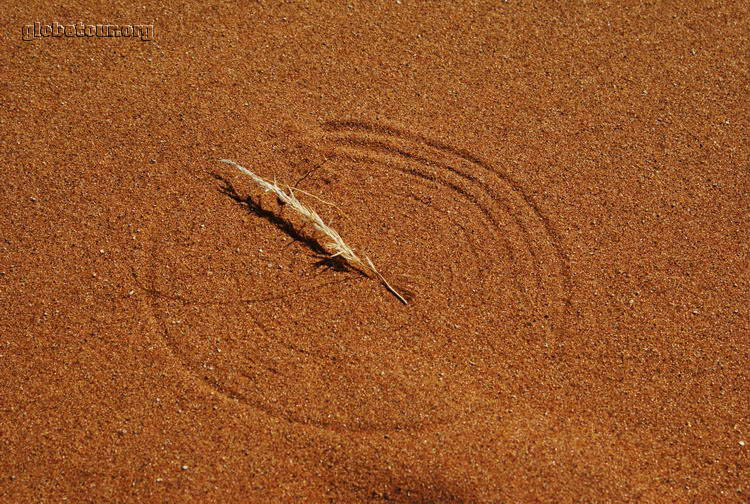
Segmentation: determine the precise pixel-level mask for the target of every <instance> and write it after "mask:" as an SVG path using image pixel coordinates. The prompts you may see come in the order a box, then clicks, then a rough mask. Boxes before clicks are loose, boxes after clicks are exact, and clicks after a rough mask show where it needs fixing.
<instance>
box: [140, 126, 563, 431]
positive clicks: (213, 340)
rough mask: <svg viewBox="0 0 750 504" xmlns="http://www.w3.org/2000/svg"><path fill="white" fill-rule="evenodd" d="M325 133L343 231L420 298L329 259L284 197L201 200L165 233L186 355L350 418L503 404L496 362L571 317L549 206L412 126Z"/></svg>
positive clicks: (252, 387) (343, 425) (159, 240)
mask: <svg viewBox="0 0 750 504" xmlns="http://www.w3.org/2000/svg"><path fill="white" fill-rule="evenodd" d="M310 146H311V148H315V149H318V150H319V151H321V152H323V153H324V154H325V155H326V156H327V158H328V159H329V162H328V163H327V168H326V169H325V170H323V171H325V173H318V172H316V171H315V170H312V173H313V174H312V175H311V176H310V177H308V178H307V179H306V182H307V183H309V184H311V185H312V187H307V188H309V189H311V190H313V192H315V193H316V194H319V195H323V196H325V198H326V199H328V200H334V201H335V202H336V204H337V205H339V206H340V207H341V208H343V209H345V211H346V213H347V214H348V215H349V218H348V219H345V220H342V221H341V222H340V223H338V224H337V225H336V228H337V230H339V231H340V232H341V234H342V236H345V237H346V239H347V241H348V242H351V243H350V244H351V245H354V246H355V247H361V248H362V249H364V250H365V251H366V252H367V253H368V254H370V256H371V257H372V259H373V261H374V262H375V263H376V264H377V265H378V267H379V268H380V269H381V270H382V271H383V272H384V273H385V274H387V276H388V277H389V280H391V281H392V283H394V284H395V285H396V286H398V287H399V288H402V289H406V290H409V291H410V292H411V293H412V295H413V299H412V302H411V303H410V305H409V306H408V307H403V306H402V305H400V304H399V303H395V302H394V299H393V298H392V297H390V296H389V295H388V294H387V293H386V292H384V290H383V289H381V288H380V286H379V285H377V283H375V282H372V281H369V280H368V279H365V278H363V277H361V276H360V275H358V274H356V273H355V272H352V271H337V270H330V269H325V268H319V267H316V266H315V264H316V262H318V261H319V257H316V255H315V254H314V252H312V251H311V250H310V249H309V248H308V246H307V244H305V243H303V242H300V241H299V240H298V239H297V238H299V237H296V238H295V237H294V236H292V235H290V234H289V233H288V231H289V229H286V230H285V228H284V226H283V222H285V221H284V216H283V210H282V211H281V212H282V216H281V217H278V209H276V208H275V207H273V208H269V209H264V208H261V207H262V203H261V207H259V208H256V209H255V210H252V209H250V210H252V211H250V212H248V208H244V207H242V206H240V205H237V204H235V203H236V202H233V201H230V200H228V199H220V198H217V199H216V201H214V202H213V203H211V204H212V205H214V207H213V208H208V209H206V210H208V211H206V212H201V213H200V214H196V212H194V211H193V210H192V209H191V208H189V205H186V208H184V209H181V208H177V209H175V215H174V218H175V220H174V223H173V224H171V228H170V226H169V225H167V226H164V227H162V228H161V229H160V232H159V234H158V236H157V237H156V238H155V239H154V242H153V247H152V255H151V263H150V265H151V272H150V280H149V281H150V283H151V286H150V290H151V292H152V293H153V294H154V296H153V298H152V299H153V302H152V308H153V310H154V314H155V316H156V318H157V319H158V320H159V321H160V322H161V324H162V329H163V333H164V338H165V341H166V343H167V345H168V346H169V348H170V349H171V351H172V352H173V353H174V355H175V356H176V357H177V358H178V359H179V360H180V362H181V363H182V365H183V366H184V369H185V370H187V371H189V372H190V373H191V374H193V375H195V376H196V377H198V378H200V379H201V380H202V381H203V382H204V383H205V384H207V385H208V386H210V387H212V388H213V389H215V390H217V391H219V392H220V393H222V394H224V395H225V396H227V397H231V398H232V399H234V400H237V401H240V402H242V403H244V404H247V405H249V406H251V407H254V408H257V409H259V410H261V411H264V412H265V413H267V414H269V415H273V416H276V417H280V418H284V419H286V420H288V421H291V422H299V423H305V424H312V425H317V426H319V427H323V428H327V429H334V430H342V431H372V430H376V431H388V430H394V429H409V428H410V429H416V428H425V427H428V426H430V425H436V424H444V423H449V422H453V421H456V420H458V419H460V418H463V417H465V416H466V415H469V414H472V413H477V412H479V411H484V410H487V408H488V407H490V406H488V405H492V404H498V402H502V401H503V400H504V399H503V397H506V396H507V395H508V394H509V392H507V388H508V384H507V383H504V382H503V381H502V380H500V379H499V378H498V377H499V376H500V373H498V372H497V369H499V367H500V366H508V365H512V363H513V362H517V361H518V360H519V359H524V358H532V357H533V353H534V352H536V351H538V349H535V348H536V347H535V346H534V345H536V343H535V341H541V340H547V339H548V338H549V337H550V335H551V334H553V333H554V332H555V331H558V330H559V329H561V328H562V327H563V324H564V316H565V307H566V303H567V298H566V293H567V291H568V289H567V284H566V282H567V276H566V275H567V273H566V272H567V270H566V265H565V260H564V256H563V255H562V250H561V249H560V246H559V244H558V243H557V241H556V239H555V236H554V233H553V232H552V230H551V226H550V225H549V223H548V222H547V220H546V219H545V218H544V217H543V216H542V214H541V213H540V212H539V210H538V209H537V208H536V207H535V206H534V204H533V202H532V200H531V199H530V198H528V197H527V196H526V195H525V194H524V193H523V191H522V190H521V189H520V188H518V187H517V186H516V185H515V184H514V183H513V181H512V180H511V179H510V178H509V177H507V176H506V175H504V174H502V173H500V172H498V171H496V170H494V169H493V168H492V167H491V166H490V165H489V164H488V163H485V162H484V161H482V160H480V159H478V158H477V157H476V156H474V155H472V154H471V153H469V152H468V151H464V150H461V149H458V148H454V147H451V146H449V145H447V144H444V143H441V142H439V141H437V140H433V139H431V138H429V137H427V136H425V135H422V134H420V133H417V132H413V131H411V130H409V129H408V128H403V127H399V126H394V125H390V124H381V123H368V122H362V121H330V122H327V123H324V124H323V127H322V129H321V130H320V131H318V132H317V133H315V134H314V135H313V139H312V140H311V141H310ZM297 161H298V160H297ZM298 165H299V163H298V162H297V163H296V164H295V166H298ZM313 168H314V167H313ZM296 175H299V174H295V173H288V174H277V176H278V177H279V179H280V180H293V179H295V178H297V177H296ZM186 199H189V198H186ZM537 346H538V345H537Z"/></svg>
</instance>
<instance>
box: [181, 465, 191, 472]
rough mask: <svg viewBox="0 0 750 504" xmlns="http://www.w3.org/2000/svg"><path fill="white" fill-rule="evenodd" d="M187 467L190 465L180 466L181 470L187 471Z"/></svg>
mask: <svg viewBox="0 0 750 504" xmlns="http://www.w3.org/2000/svg"><path fill="white" fill-rule="evenodd" d="M188 469H190V466H186V465H184V466H182V470H183V471H187V470H188Z"/></svg>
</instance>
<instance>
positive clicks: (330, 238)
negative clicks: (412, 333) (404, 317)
mask: <svg viewBox="0 0 750 504" xmlns="http://www.w3.org/2000/svg"><path fill="white" fill-rule="evenodd" d="M219 161H221V162H222V163H227V164H229V165H232V166H234V167H235V168H237V169H238V170H240V171H241V172H242V173H244V174H245V175H247V176H248V177H250V178H251V179H252V180H253V182H255V183H256V184H258V185H259V186H260V187H261V189H263V190H264V191H266V192H272V193H274V194H275V195H276V197H278V198H279V199H280V200H281V201H283V202H284V203H286V204H287V205H289V207H290V208H291V209H292V210H294V211H295V212H297V213H298V214H299V215H300V216H301V217H302V218H303V219H304V220H306V221H308V222H309V223H311V224H312V225H313V227H314V228H315V230H316V231H317V232H318V233H319V234H320V235H322V236H324V237H325V238H326V239H327V241H326V242H324V243H321V245H322V246H323V248H325V249H326V250H327V251H328V252H329V253H330V254H331V258H334V257H340V258H341V259H343V260H345V261H346V262H347V263H349V265H351V266H353V267H354V268H356V269H358V270H360V271H361V272H362V273H364V274H365V275H366V276H368V277H370V278H377V279H378V280H380V282H381V283H382V284H383V286H384V287H385V288H386V289H388V291H389V292H390V293H391V294H393V295H394V296H396V297H397V298H398V299H399V301H401V302H402V303H404V304H408V303H407V301H406V299H405V298H404V297H403V296H402V295H401V294H399V293H398V291H397V290H396V289H394V288H393V287H392V286H391V284H389V283H388V281H387V280H386V279H385V277H383V275H381V274H380V272H379V271H378V270H377V268H376V267H375V265H374V264H373V263H372V261H371V260H370V258H369V257H367V256H366V255H365V256H364V257H365V259H364V260H362V259H361V258H360V257H359V256H358V255H357V254H355V253H354V250H353V249H352V248H351V247H349V245H347V244H346V243H345V242H344V240H343V239H342V238H341V236H340V235H339V234H338V232H336V230H335V229H333V228H331V227H330V226H328V225H326V223H325V222H323V219H321V218H320V216H319V215H318V213H317V212H316V211H315V210H313V209H312V208H310V207H308V206H305V205H303V204H302V203H301V202H300V201H299V200H298V199H297V197H296V196H295V195H294V191H293V190H292V188H291V187H289V186H287V191H288V192H285V191H284V190H283V189H281V187H279V186H278V184H276V182H275V181H274V182H273V183H271V182H269V181H268V180H266V179H264V178H262V177H259V176H258V175H256V174H255V173H253V172H251V171H250V170H248V169H247V168H245V167H243V166H240V165H239V164H237V163H235V162H234V161H231V160H229V159H220V160H219ZM303 192H304V191H303Z"/></svg>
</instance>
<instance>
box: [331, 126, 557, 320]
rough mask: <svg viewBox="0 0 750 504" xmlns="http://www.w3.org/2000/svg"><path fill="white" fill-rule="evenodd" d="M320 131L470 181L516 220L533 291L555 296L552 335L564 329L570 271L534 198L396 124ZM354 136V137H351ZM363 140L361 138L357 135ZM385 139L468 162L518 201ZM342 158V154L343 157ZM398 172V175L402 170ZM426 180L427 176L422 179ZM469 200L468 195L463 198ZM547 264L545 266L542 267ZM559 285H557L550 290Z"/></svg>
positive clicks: (476, 161)
mask: <svg viewBox="0 0 750 504" xmlns="http://www.w3.org/2000/svg"><path fill="white" fill-rule="evenodd" d="M322 129H323V131H325V132H328V133H333V134H334V135H345V136H343V137H342V136H338V137H334V138H333V139H332V140H333V142H334V143H338V144H339V145H343V146H345V147H349V148H353V149H354V150H355V151H356V150H360V151H362V152H368V151H369V152H379V153H381V154H384V155H389V156H394V157H401V158H403V159H406V160H408V161H410V162H415V163H419V164H422V165H425V166H427V167H436V168H442V169H444V170H448V171H450V172H452V173H453V174H455V175H457V176H459V177H461V178H462V179H464V180H466V181H467V182H470V183H472V184H475V185H477V186H478V187H479V188H480V189H481V190H482V191H484V192H485V194H487V195H488V196H490V198H491V199H492V200H493V202H494V203H496V204H498V205H500V206H501V207H502V209H503V210H504V212H505V213H506V214H507V215H509V216H511V218H512V219H513V220H514V221H515V223H516V225H517V226H518V227H519V228H520V229H521V231H522V233H523V234H524V235H525V237H526V243H527V249H528V251H529V253H530V254H531V255H532V256H533V257H534V268H535V270H536V271H535V273H536V276H537V282H538V286H539V288H540V291H541V292H542V293H543V295H545V296H547V297H549V295H550V294H549V293H548V291H549V290H553V291H556V292H555V294H556V295H553V299H548V303H547V304H548V305H549V306H550V308H551V309H552V310H553V312H554V313H553V314H552V317H553V323H554V325H553V330H554V331H555V332H563V331H564V329H565V327H566V324H565V318H566V316H567V312H568V310H569V307H570V304H571V301H570V292H571V287H570V285H571V284H570V274H569V266H568V260H567V255H566V254H565V252H564V250H563V248H562V246H561V245H560V243H559V241H560V240H559V236H558V235H557V233H556V231H555V230H554V228H553V226H552V224H551V222H550V221H549V219H548V218H547V217H545V216H544V214H543V213H542V212H541V210H540V209H539V207H538V205H536V203H535V202H534V201H533V199H532V198H531V197H530V196H529V195H527V194H526V193H525V192H524V191H523V190H522V188H521V187H520V185H519V184H518V183H517V182H516V181H515V180H513V179H512V177H510V175H508V174H507V173H504V172H502V171H500V170H497V169H495V168H494V167H493V166H492V165H490V163H488V162H486V161H483V160H482V159H481V158H479V157H478V156H476V155H474V154H472V153H471V152H469V151H467V150H465V149H461V148H457V147H454V146H452V145H449V144H448V143H445V142H442V141H439V140H435V139H433V138H430V137H429V136H427V135H425V134H422V133H419V132H414V131H411V130H410V129H409V128H406V127H404V126H400V125H396V124H395V123H392V124H385V123H373V122H368V121H362V120H357V119H346V120H333V121H326V122H324V123H323V126H322ZM352 133H354V135H352ZM357 134H360V135H365V136H358V135H357ZM390 140H396V141H407V142H412V143H413V145H414V146H415V147H416V148H419V147H420V146H427V147H429V148H432V149H434V150H436V151H438V152H440V153H443V154H447V155H450V156H453V157H454V158H458V159H460V160H463V161H464V162H467V163H470V164H471V165H474V166H476V167H478V168H480V169H481V171H482V172H483V173H486V174H488V175H490V176H493V177H495V178H496V179H498V180H499V181H501V182H502V183H503V184H504V185H505V186H506V189H507V190H508V191H507V192H509V193H510V194H513V195H515V196H516V198H518V199H519V203H520V205H519V204H516V205H513V204H512V203H511V202H506V201H504V200H503V198H502V195H501V194H499V193H498V192H497V191H496V190H494V189H493V188H492V187H490V186H489V185H488V183H487V182H485V181H483V180H481V179H479V178H478V177H477V176H476V174H472V173H466V172H465V171H462V170H461V169H460V168H458V167H455V166H452V165H450V164H448V163H444V162H441V161H437V160H433V159H430V158H428V157H425V156H422V155H419V154H414V153H412V152H409V151H407V150H405V149H404V148H403V147H400V146H398V145H392V144H390V143H389V141H390ZM338 152H343V151H342V150H341V149H339V151H338ZM332 154H333V155H336V154H337V152H336V150H334V152H332ZM344 154H345V153H344ZM345 155H346V154H345ZM359 160H360V161H364V160H366V158H365V157H364V156H363V157H360V159H359ZM371 161H376V162H380V160H377V159H371ZM402 171H403V170H402ZM423 178H427V177H423ZM447 187H448V188H449V189H452V190H454V191H457V192H459V193H460V194H463V195H464V196H467V195H468V191H465V190H459V189H458V188H457V187H456V186H455V185H453V186H447ZM467 197H468V196H467ZM470 201H471V203H472V204H474V205H476V206H477V207H479V208H480V210H481V211H482V213H483V214H484V215H485V217H487V218H488V220H489V221H490V222H491V223H492V224H493V226H494V227H495V228H496V229H498V230H500V229H499V227H498V225H497V221H496V219H494V218H492V216H491V212H490V211H489V210H488V209H487V208H486V207H484V205H481V204H479V203H478V201H476V199H475V198H474V199H471V198H470ZM514 207H516V208H518V207H526V208H527V209H528V210H529V212H528V214H529V215H531V216H532V217H533V219H534V220H536V221H537V225H538V226H540V229H541V231H542V232H543V234H544V235H545V236H546V240H545V241H546V242H547V243H546V244H544V243H541V244H540V243H539V242H538V240H534V239H533V238H532V235H531V232H530V231H529V229H528V226H527V224H526V223H524V221H523V220H522V219H521V218H520V217H519V216H518V212H514V211H513V210H514ZM545 245H546V246H549V247H550V248H551V249H552V252H553V254H552V255H554V256H556V257H557V262H558V267H557V268H556V269H558V273H556V274H553V275H552V277H553V278H552V279H551V281H550V282H547V283H551V284H552V285H551V287H552V289H550V288H549V287H550V285H547V286H545V285H544V284H545V280H544V277H545V275H544V274H543V273H542V269H543V268H542V263H544V261H543V259H542V258H540V255H543V253H542V254H540V251H539V250H537V247H540V248H543V247H545ZM547 264H548V265H549V262H547ZM554 284H558V285H556V286H555V285H554ZM554 298H557V299H559V302H561V303H562V306H560V307H557V308H554V305H555V304H556V302H555V299H554Z"/></svg>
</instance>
